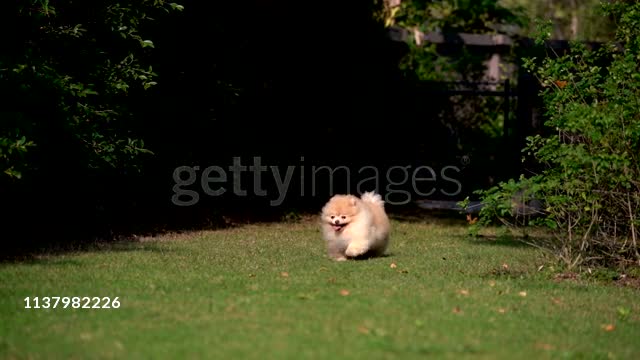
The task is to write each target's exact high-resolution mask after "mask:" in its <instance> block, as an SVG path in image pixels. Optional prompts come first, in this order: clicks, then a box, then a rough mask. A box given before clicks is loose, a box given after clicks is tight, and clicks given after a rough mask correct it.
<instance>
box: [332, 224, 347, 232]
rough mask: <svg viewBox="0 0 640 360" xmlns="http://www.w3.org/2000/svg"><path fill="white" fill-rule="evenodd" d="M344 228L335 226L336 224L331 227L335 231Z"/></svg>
mask: <svg viewBox="0 0 640 360" xmlns="http://www.w3.org/2000/svg"><path fill="white" fill-rule="evenodd" d="M343 226H344V225H335V224H332V225H331V227H333V230H335V231H338V230H342V227H343Z"/></svg>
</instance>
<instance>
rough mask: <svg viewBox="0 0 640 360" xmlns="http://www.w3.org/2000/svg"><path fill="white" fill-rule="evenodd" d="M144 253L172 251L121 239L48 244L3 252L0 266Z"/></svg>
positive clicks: (72, 262) (58, 263) (62, 262)
mask: <svg viewBox="0 0 640 360" xmlns="http://www.w3.org/2000/svg"><path fill="white" fill-rule="evenodd" d="M132 251H145V252H152V253H167V252H171V251H174V250H172V249H168V248H166V247H162V245H160V244H152V243H143V242H141V241H139V240H135V239H122V240H117V241H111V242H91V243H85V242H74V243H67V244H64V243H63V244H54V245H52V244H48V245H46V246H42V247H26V248H21V249H20V250H15V251H13V252H3V253H2V255H0V264H10V263H22V264H31V265H53V266H58V265H80V262H79V261H77V260H72V259H65V258H59V257H57V256H60V255H65V254H70V253H95V252H132Z"/></svg>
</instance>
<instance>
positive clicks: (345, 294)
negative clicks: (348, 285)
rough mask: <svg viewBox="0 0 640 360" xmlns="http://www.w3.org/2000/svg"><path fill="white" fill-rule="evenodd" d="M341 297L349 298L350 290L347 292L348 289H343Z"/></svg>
mask: <svg viewBox="0 0 640 360" xmlns="http://www.w3.org/2000/svg"><path fill="white" fill-rule="evenodd" d="M340 295H342V296H347V295H349V290H347V289H342V290H340Z"/></svg>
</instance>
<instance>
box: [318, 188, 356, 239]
mask: <svg viewBox="0 0 640 360" xmlns="http://www.w3.org/2000/svg"><path fill="white" fill-rule="evenodd" d="M358 212H359V208H358V199H357V198H356V197H355V196H353V195H336V196H334V197H332V198H331V199H330V200H329V202H327V204H326V205H325V206H324V207H323V208H322V220H323V222H324V223H325V224H327V225H329V226H331V227H332V228H333V230H334V231H341V230H342V229H344V228H345V227H346V226H347V225H349V223H351V222H352V221H354V219H355V218H356V216H357V215H358Z"/></svg>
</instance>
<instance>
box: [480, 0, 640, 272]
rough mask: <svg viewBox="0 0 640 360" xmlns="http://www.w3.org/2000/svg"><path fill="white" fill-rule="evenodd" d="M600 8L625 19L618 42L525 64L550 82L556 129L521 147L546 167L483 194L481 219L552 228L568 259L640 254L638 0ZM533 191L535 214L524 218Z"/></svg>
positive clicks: (550, 124)
mask: <svg viewBox="0 0 640 360" xmlns="http://www.w3.org/2000/svg"><path fill="white" fill-rule="evenodd" d="M602 9H603V10H604V13H605V14H606V15H610V16H614V17H615V18H617V19H618V24H619V27H618V29H617V31H616V37H615V40H616V42H609V43H606V44H604V45H603V46H601V47H594V48H589V47H587V46H586V45H585V44H582V43H574V44H573V46H572V48H571V50H570V51H568V52H567V53H563V54H554V55H553V56H550V57H546V58H543V59H537V58H531V59H527V61H526V62H525V66H526V68H527V69H528V70H529V71H531V72H533V73H534V74H535V75H536V76H537V77H538V79H539V80H540V82H541V83H542V85H543V86H544V90H543V91H542V94H541V95H542V96H543V99H544V102H545V106H546V109H547V112H546V117H547V119H548V120H547V121H546V126H547V128H548V129H549V134H540V135H537V136H532V137H529V138H528V139H527V140H528V144H527V146H526V148H525V149H524V150H523V151H524V152H525V154H526V156H525V158H529V157H533V159H534V160H535V161H536V162H537V163H538V164H539V165H540V166H541V167H542V170H541V171H540V172H539V173H537V174H536V175H534V176H530V177H524V176H522V177H521V178H520V179H519V180H518V181H515V180H510V181H508V182H504V183H501V184H499V185H498V186H496V187H493V188H491V189H488V190H486V191H481V192H480V193H481V194H482V199H483V201H484V202H485V207H484V208H483V209H482V211H481V217H482V218H483V220H482V221H481V222H484V223H487V222H489V221H492V220H495V219H500V220H502V221H503V222H505V223H506V224H507V225H508V226H511V227H531V226H541V225H542V226H544V227H546V228H548V229H549V230H550V231H551V232H552V233H553V234H554V235H555V239H556V241H554V242H553V244H552V246H551V249H552V250H554V251H555V253H556V254H557V255H558V257H559V258H560V259H561V260H562V261H563V262H564V263H565V264H566V265H568V266H569V267H573V266H577V265H580V264H592V263H599V264H603V265H616V264H625V263H628V262H630V261H635V262H640V254H639V248H638V236H639V235H638V230H639V229H638V225H640V221H639V220H638V217H639V216H640V213H639V209H640V182H639V181H638V179H640V153H639V152H638V148H639V146H640V111H639V109H638V106H639V104H640V75H638V74H639V73H640V67H639V63H638V59H639V58H640V4H625V3H623V2H616V3H612V4H608V5H603V7H602ZM545 32H546V31H542V33H545ZM532 199H538V201H541V203H540V204H539V206H537V207H535V209H536V210H539V211H537V212H535V213H534V214H533V215H535V216H525V217H522V216H520V217H517V212H514V209H517V208H518V207H519V206H522V205H527V204H529V201H530V200H532Z"/></svg>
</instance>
